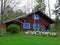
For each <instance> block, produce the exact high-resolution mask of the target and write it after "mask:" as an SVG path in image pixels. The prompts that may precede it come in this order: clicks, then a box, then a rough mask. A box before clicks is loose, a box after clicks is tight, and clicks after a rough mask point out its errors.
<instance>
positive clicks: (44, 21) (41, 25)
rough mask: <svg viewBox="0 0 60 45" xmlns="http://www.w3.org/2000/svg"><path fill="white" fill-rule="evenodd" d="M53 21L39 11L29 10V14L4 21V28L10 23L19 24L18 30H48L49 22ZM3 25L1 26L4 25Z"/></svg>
mask: <svg viewBox="0 0 60 45" xmlns="http://www.w3.org/2000/svg"><path fill="white" fill-rule="evenodd" d="M52 23H54V21H53V20H51V19H50V18H49V17H48V16H46V14H44V13H43V12H41V11H39V10H38V11H35V12H31V13H29V14H25V15H22V16H19V17H16V18H14V19H12V20H9V21H7V22H5V23H4V26H6V27H5V28H6V29H7V27H8V26H9V25H10V24H17V25H20V31H26V30H42V31H44V30H49V29H50V24H52ZM4 26H3V27H4Z"/></svg>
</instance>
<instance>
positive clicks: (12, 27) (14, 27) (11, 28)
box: [7, 24, 20, 33]
mask: <svg viewBox="0 0 60 45" xmlns="http://www.w3.org/2000/svg"><path fill="white" fill-rule="evenodd" d="M7 30H8V31H10V32H11V33H18V32H19V30H20V26H19V25H17V24H10V25H9V26H8V27H7Z"/></svg>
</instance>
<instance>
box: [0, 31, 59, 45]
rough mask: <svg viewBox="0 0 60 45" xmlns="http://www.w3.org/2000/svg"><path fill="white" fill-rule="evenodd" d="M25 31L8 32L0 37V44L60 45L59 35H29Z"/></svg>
mask: <svg viewBox="0 0 60 45" xmlns="http://www.w3.org/2000/svg"><path fill="white" fill-rule="evenodd" d="M23 33H24V32H20V33H19V34H9V33H6V34H5V35H4V36H3V37H0V45H60V38H59V37H42V36H31V35H29V36H27V35H24V34H23Z"/></svg>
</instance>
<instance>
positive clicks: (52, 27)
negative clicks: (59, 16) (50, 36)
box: [50, 24, 58, 32]
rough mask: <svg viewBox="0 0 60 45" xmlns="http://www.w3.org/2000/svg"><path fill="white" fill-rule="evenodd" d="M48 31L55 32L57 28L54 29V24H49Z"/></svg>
mask: <svg viewBox="0 0 60 45" xmlns="http://www.w3.org/2000/svg"><path fill="white" fill-rule="evenodd" d="M50 31H51V32H57V31H58V30H57V29H56V27H55V24H51V25H50Z"/></svg>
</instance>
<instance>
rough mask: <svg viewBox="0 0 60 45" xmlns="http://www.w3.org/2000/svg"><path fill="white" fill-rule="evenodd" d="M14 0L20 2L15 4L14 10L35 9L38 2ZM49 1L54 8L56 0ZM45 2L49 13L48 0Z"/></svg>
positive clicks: (34, 0) (27, 10)
mask: <svg viewBox="0 0 60 45" xmlns="http://www.w3.org/2000/svg"><path fill="white" fill-rule="evenodd" d="M14 1H15V2H16V3H17V2H18V4H17V5H16V6H15V8H14V10H18V9H22V10H23V11H26V12H27V13H28V12H31V9H33V8H34V6H36V4H37V3H36V0H14ZM49 1H50V9H51V10H54V8H55V3H56V0H49ZM8 3H9V0H8ZM12 4H13V1H12ZM45 4H46V13H48V0H45ZM10 5H11V4H10ZM0 6H1V5H0ZM11 6H13V5H11ZM51 10H50V11H51ZM51 13H52V11H51ZM51 17H52V18H55V16H54V15H53V14H52V16H51Z"/></svg>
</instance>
